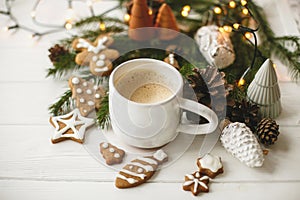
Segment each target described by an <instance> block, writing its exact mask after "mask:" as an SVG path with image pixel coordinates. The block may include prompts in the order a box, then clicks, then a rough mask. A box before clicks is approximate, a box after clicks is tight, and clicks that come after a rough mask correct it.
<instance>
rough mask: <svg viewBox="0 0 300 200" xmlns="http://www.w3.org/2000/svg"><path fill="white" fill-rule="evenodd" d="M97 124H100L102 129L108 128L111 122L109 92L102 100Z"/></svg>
mask: <svg viewBox="0 0 300 200" xmlns="http://www.w3.org/2000/svg"><path fill="white" fill-rule="evenodd" d="M96 115H97V124H98V125H99V126H100V128H101V129H105V128H108V126H109V124H110V117H109V106H108V94H106V95H105V96H104V97H103V99H102V101H101V107H100V109H99V110H98V111H97V114H96Z"/></svg>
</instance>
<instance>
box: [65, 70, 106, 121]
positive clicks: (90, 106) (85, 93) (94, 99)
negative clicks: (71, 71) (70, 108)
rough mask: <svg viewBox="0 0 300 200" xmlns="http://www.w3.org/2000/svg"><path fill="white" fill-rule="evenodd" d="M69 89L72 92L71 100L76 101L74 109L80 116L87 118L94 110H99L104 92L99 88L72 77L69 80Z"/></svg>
mask: <svg viewBox="0 0 300 200" xmlns="http://www.w3.org/2000/svg"><path fill="white" fill-rule="evenodd" d="M69 87H70V89H71V90H72V98H73V99H75V100H76V107H77V108H78V109H79V110H80V113H81V115H83V116H87V115H88V114H89V113H90V112H91V111H93V110H94V109H95V108H96V109H99V108H100V103H101V100H102V98H103V97H104V96H105V91H104V89H103V88H102V87H101V86H97V85H94V84H93V83H92V82H89V81H85V80H84V79H82V78H79V77H76V76H73V77H71V78H70V79H69Z"/></svg>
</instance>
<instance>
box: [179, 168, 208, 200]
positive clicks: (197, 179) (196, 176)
mask: <svg viewBox="0 0 300 200" xmlns="http://www.w3.org/2000/svg"><path fill="white" fill-rule="evenodd" d="M208 183H209V177H208V176H204V175H202V174H200V172H195V173H193V174H187V175H185V182H184V183H183V186H182V188H183V189H184V190H186V191H191V192H192V193H193V195H195V196H196V195H198V194H199V193H200V192H208V190H209V189H208Z"/></svg>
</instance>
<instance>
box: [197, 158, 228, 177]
mask: <svg viewBox="0 0 300 200" xmlns="http://www.w3.org/2000/svg"><path fill="white" fill-rule="evenodd" d="M197 165H198V167H199V172H200V173H201V174H205V175H207V176H208V177H210V178H215V177H216V176H217V175H219V174H222V173H223V165H222V161H221V158H220V157H218V156H214V155H211V154H206V155H205V156H203V157H202V158H199V159H197Z"/></svg>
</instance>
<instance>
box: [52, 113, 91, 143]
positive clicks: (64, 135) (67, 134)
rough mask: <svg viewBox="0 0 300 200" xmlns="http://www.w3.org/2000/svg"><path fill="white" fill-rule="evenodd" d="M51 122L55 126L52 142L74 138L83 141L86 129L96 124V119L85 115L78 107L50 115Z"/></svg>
mask: <svg viewBox="0 0 300 200" xmlns="http://www.w3.org/2000/svg"><path fill="white" fill-rule="evenodd" d="M49 121H50V123H51V125H52V126H53V127H54V128H55V132H54V135H53V137H52V139H51V141H52V143H53V144H55V143H58V142H61V141H64V140H73V141H76V142H79V143H83V141H84V134H85V131H86V129H87V128H88V127H89V126H91V125H93V124H94V120H93V119H90V118H86V117H83V116H82V115H81V114H80V112H79V110H78V109H75V110H73V111H72V112H70V113H68V114H65V115H61V116H56V117H50V120H49Z"/></svg>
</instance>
